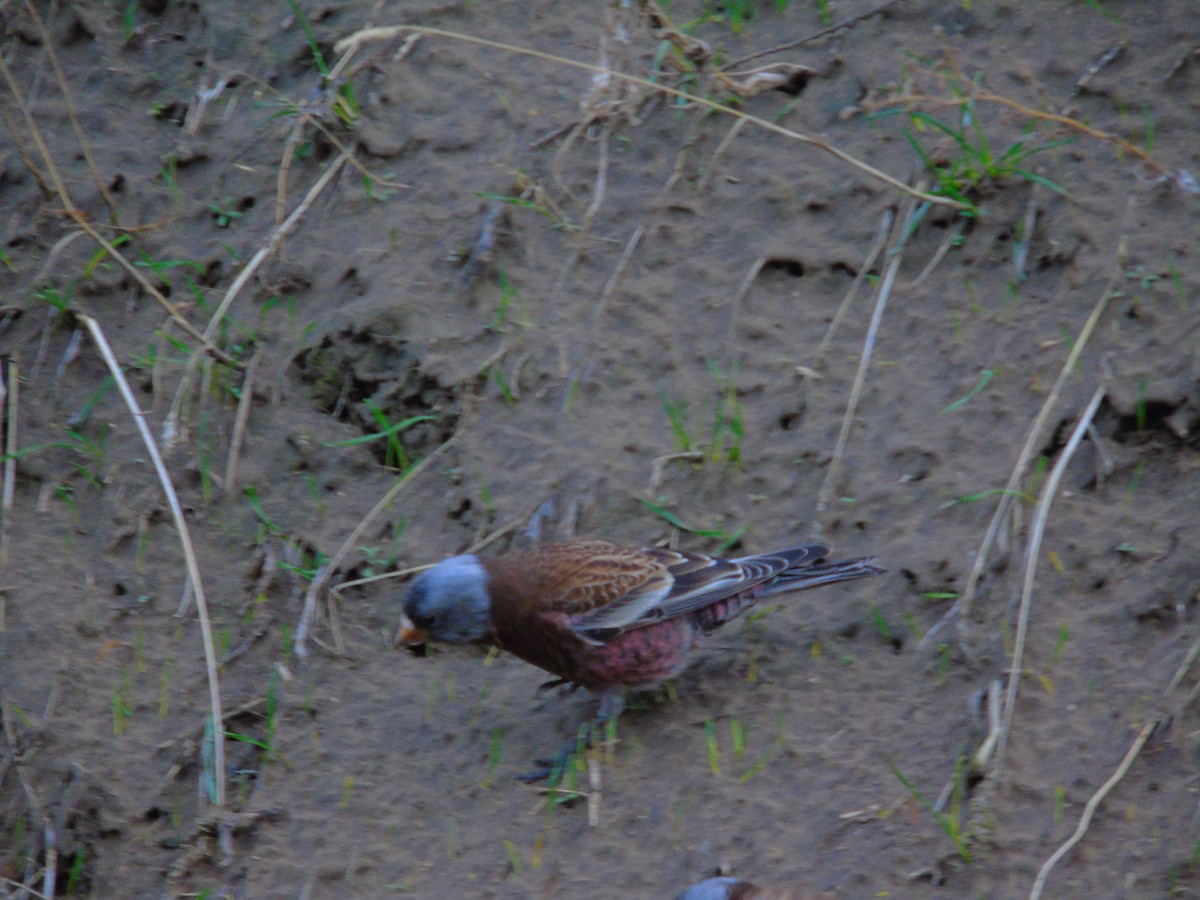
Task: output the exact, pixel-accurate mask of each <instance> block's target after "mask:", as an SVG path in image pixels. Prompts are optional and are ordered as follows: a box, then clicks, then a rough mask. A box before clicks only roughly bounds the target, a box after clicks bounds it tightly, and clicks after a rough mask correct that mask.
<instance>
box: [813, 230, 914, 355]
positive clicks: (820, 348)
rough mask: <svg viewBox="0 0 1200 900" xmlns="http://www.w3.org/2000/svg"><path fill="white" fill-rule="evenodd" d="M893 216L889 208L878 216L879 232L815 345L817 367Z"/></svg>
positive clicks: (868, 269)
mask: <svg viewBox="0 0 1200 900" xmlns="http://www.w3.org/2000/svg"><path fill="white" fill-rule="evenodd" d="M895 218H896V211H895V210H893V209H891V208H888V209H887V210H885V211H884V213H883V215H882V216H881V217H880V219H879V232H878V233H877V234H876V235H875V243H874V244H872V245H871V249H870V251H869V252H868V253H867V258H866V259H865V260H863V264H862V265H861V266H859V267H858V272H857V274H855V276H854V281H853V283H852V284H851V285H850V290H848V291H847V292H846V298H845V299H844V300H843V301H842V305H841V306H839V307H838V311H837V312H836V313H835V314H834V316H833V321H832V322H830V323H829V328H828V329H826V331H825V337H823V338H821V343H820V345H819V346H818V347H817V353H816V356H815V358H814V363H813V364H814V366H816V367H817V368H820V366H821V363H822V362H823V361H824V359H825V353H826V351H827V350H828V349H829V345H830V343H832V341H833V336H834V334H836V333H837V329H838V326H839V325H841V324H842V319H844V318H845V317H846V312H847V311H848V310H849V309H850V304H852V303H853V302H854V298H855V297H857V296H858V290H859V288H860V287H862V283H863V282H864V281H866V280H867V273H869V272H870V271H871V267H872V266H874V265H875V260H876V258H877V257H878V256H879V253H880V251H881V250H883V247H884V244H886V243H887V237H888V235H889V234H890V233H891V231H892V222H893V221H895Z"/></svg>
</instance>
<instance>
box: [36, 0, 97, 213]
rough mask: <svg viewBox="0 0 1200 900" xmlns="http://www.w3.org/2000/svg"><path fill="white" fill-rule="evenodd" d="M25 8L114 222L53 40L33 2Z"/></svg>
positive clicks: (76, 137) (80, 147) (73, 128)
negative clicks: (38, 36)
mask: <svg viewBox="0 0 1200 900" xmlns="http://www.w3.org/2000/svg"><path fill="white" fill-rule="evenodd" d="M25 8H26V9H27V10H29V15H30V16H31V17H32V18H33V22H34V24H35V25H36V26H37V30H38V34H39V35H41V38H42V48H43V49H44V50H45V51H46V55H47V56H48V57H49V59H50V66H51V68H53V69H54V77H55V78H56V79H57V80H58V89H59V90H60V91H62V95H63V101H64V102H65V103H66V105H67V118H68V119H70V120H71V129H72V130H73V131H74V132H75V139H76V140H77V141H79V149H80V150H81V151H83V158H84V160H85V161H86V162H87V167H88V171H89V172H91V173H92V181H94V182H95V183H96V189H97V190H98V191H99V192H100V196H101V197H103V198H104V202H105V203H106V204H107V205H108V211H109V214H110V215H111V216H112V220H113V221H114V222H116V221H117V203H116V201H115V200H113V198H112V194H110V193H109V192H108V188H107V187H106V186H105V184H104V178H103V177H101V175H100V168H99V167H98V166H97V165H96V160H95V159H94V158H93V157H92V151H91V148H90V147H89V146H88V142H87V140H86V138H85V137H84V134H83V126H82V125H80V124H79V113H78V111H77V110H76V109H75V100H74V98H73V97H72V96H71V88H70V86H69V85H68V83H67V76H66V75H64V74H63V70H62V66H60V65H59V64H58V54H57V53H55V52H54V40H53V38H51V37H50V32H49V31H47V30H46V24H45V23H44V22H43V21H42V17H41V16H39V15H38V11H37V7H35V6H34V5H33V0H25Z"/></svg>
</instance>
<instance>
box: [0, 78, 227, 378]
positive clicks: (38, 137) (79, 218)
mask: <svg viewBox="0 0 1200 900" xmlns="http://www.w3.org/2000/svg"><path fill="white" fill-rule="evenodd" d="M0 74H3V76H4V79H5V81H6V82H7V83H8V88H9V91H10V92H11V93H12V97H13V101H14V102H15V103H16V105H17V106H18V107H19V108H20V110H21V113H22V115H23V116H24V118H25V125H26V127H27V128H28V129H29V133H30V134H31V135H32V136H33V140H34V143H35V144H36V145H37V148H38V152H39V153H40V154H41V155H42V161H43V162H44V163H45V164H46V169H47V171H48V172H49V173H50V178H51V181H52V182H53V184H54V189H55V192H56V193H57V194H58V197H59V199H60V200H61V201H62V204H63V208H64V211H65V212H66V213H67V215H68V216H70V217H71V218H72V219H73V220H74V221H75V223H76V224H77V225H78V226H79V227H80V228H82V229H83V230H84V231H86V232H87V233H88V235H89V236H90V237H91V238H92V240H94V241H95V242H96V243H97V244H99V245H100V246H101V247H103V248H104V249H105V251H107V253H108V255H109V256H111V257H112V258H113V259H114V260H115V261H116V262H117V263H118V264H119V265H120V266H121V268H123V269H124V270H125V271H126V272H128V273H129V274H130V275H131V276H133V279H134V280H135V281H136V282H137V283H138V284H139V285H141V287H142V289H143V290H144V291H145V292H146V293H147V294H149V295H150V296H151V297H153V298H154V299H155V300H156V301H158V303H159V304H161V305H162V307H163V308H164V309H165V310H166V311H167V312H168V313H170V315H171V318H173V319H175V321H177V322H178V323H179V326H180V327H181V328H182V329H183V330H184V331H185V332H186V333H187V334H188V335H190V336H191V337H193V338H195V339H196V340H198V341H200V342H201V343H203V344H204V345H205V350H206V351H207V352H209V353H211V354H212V355H214V356H216V357H217V358H218V359H220V360H221V361H222V362H226V363H233V360H232V359H230V358H229V356H228V355H226V354H225V353H224V352H223V351H222V350H219V349H217V348H216V347H215V346H213V345H212V344H211V343H209V342H208V340H207V339H206V338H205V337H204V336H203V335H202V334H200V332H199V331H197V330H196V329H195V328H194V327H193V326H192V323H191V322H189V321H188V320H187V319H185V318H184V317H183V314H182V313H180V312H179V310H178V309H176V308H175V305H174V304H173V303H171V301H169V300H168V299H167V298H166V297H164V296H163V295H162V293H161V292H160V291H159V290H158V289H157V288H156V287H155V286H154V285H153V284H151V283H150V280H149V279H148V278H147V277H146V276H145V275H143V274H142V271H141V269H139V268H137V267H136V266H135V265H133V263H131V262H130V261H129V260H128V259H126V258H125V257H124V256H123V255H122V254H121V253H120V252H119V251H118V250H117V248H116V247H114V246H113V245H112V244H111V243H110V242H109V241H107V240H105V239H104V238H103V237H101V236H100V233H99V232H98V231H96V229H95V228H94V227H93V226H92V224H91V223H90V222H88V220H87V219H86V218H85V217H84V215H83V213H82V212H81V211H80V210H79V209H77V208H76V207H75V204H74V203H73V202H72V201H71V195H70V194H69V193H67V188H66V185H65V184H64V183H63V180H62V176H61V175H60V174H59V172H58V167H57V166H56V165H55V164H54V157H52V156H51V155H50V150H49V149H48V148H47V147H46V142H45V141H44V140H42V134H41V131H40V130H39V129H38V127H37V123H36V122H35V121H34V119H33V114H32V113H31V112H30V110H29V106H28V104H27V103H26V102H25V98H24V96H23V95H22V94H21V89H20V86H19V85H18V84H17V82H16V79H15V78H13V74H12V71H11V70H10V69H9V67H8V64H7V63H6V62H5V61H4V57H3V56H2V55H0Z"/></svg>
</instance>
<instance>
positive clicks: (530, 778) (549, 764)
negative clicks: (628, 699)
mask: <svg viewBox="0 0 1200 900" xmlns="http://www.w3.org/2000/svg"><path fill="white" fill-rule="evenodd" d="M624 708H625V692H624V691H623V690H621V689H619V688H613V689H610V690H606V691H605V692H604V693H603V694H601V695H600V707H599V709H598V710H597V712H596V717H595V718H594V719H592V720H590V721H587V722H584V723H583V724H582V725H580V726H579V731H578V733H577V734H576V735H575V737H574V739H572V740H570V741H568V742H567V743H566V744H565V745H563V747H562V749H561V750H559V751H558V752H557V753H556V754H554V756H551V757H544V758H542V759H538V760H535V763H536V764H537V768H536V769H534V770H533V771H532V772H525V773H524V774H522V775H518V776H517V780H518V781H524V782H526V783H527V784H532V783H534V782H537V781H547V780H548V781H549V782H550V786H551V787H558V785H559V784H561V783H562V780H563V777H564V776H565V775H566V774H567V772H569V771H570V767H571V766H573V765H575V764H576V762H577V760H579V759H580V758H581V757H582V756H583V754H584V753H586V752H587V751H588V750H590V749H591V748H592V747H594V746H595V745H596V743H597V741H598V740H600V739H602V738H604V737H606V736H608V733H609V732H610V730H611V731H612V732H613V733H615V730H616V724H617V717H618V716H619V715H620V714H621V710H622V709H624Z"/></svg>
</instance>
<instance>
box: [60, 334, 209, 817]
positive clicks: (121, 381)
mask: <svg viewBox="0 0 1200 900" xmlns="http://www.w3.org/2000/svg"><path fill="white" fill-rule="evenodd" d="M76 316H77V317H78V319H79V321H81V322H82V323H83V324H84V325H85V326H86V327H87V330H88V332H89V333H90V334H91V336H92V340H93V341H95V342H96V346H97V348H98V349H99V350H100V355H101V356H103V357H104V362H105V363H106V364H107V366H108V371H109V374H111V375H112V377H113V380H114V381H115V382H116V384H117V389H118V390H119V391H120V392H121V397H122V398H123V399H124V400H125V405H126V407H128V409H129V414H130V416H131V417H132V418H133V422H134V424H135V425H136V426H137V429H138V432H139V433H140V434H141V437H142V442H143V443H144V444H145V445H146V452H147V453H149V454H150V460H151V462H152V463H153V464H154V470H155V472H157V473H158V480H159V483H160V484H161V485H162V489H163V493H164V494H165V495H166V498H167V504H168V505H169V506H170V507H171V515H172V517H173V518H174V520H175V528H176V530H177V531H178V532H179V543H180V545H181V546H182V548H183V558H184V562H185V564H186V566H187V573H188V581H189V583H190V584H191V586H192V590H193V591H194V593H195V599H196V612H197V613H198V614H199V617H200V637H201V640H202V641H203V643H204V661H205V664H206V668H207V672H208V699H209V707H210V709H209V713H210V715H211V717H212V748H213V770H214V772H215V777H214V778H213V794H212V797H211V798H210V799H211V801H212V803H213V805H214V806H217V807H219V808H223V807H224V806H225V725H224V719H223V717H222V715H221V683H220V680H219V679H218V677H217V650H216V645H215V644H214V643H213V636H212V623H211V621H210V619H209V615H208V600H207V598H206V597H205V594H204V586H203V582H202V581H201V580H200V564H199V562H198V561H197V560H196V550H195V547H194V546H193V545H192V538H191V532H190V531H189V530H188V524H187V518H186V517H185V516H184V514H183V507H182V506H181V505H180V503H179V497H178V495H176V493H175V486H174V485H173V484H172V483H171V475H170V473H169V472H168V471H167V467H166V464H165V463H164V462H163V459H162V455H161V454H160V453H159V452H158V445H157V444H155V443H154V436H153V435H152V434H151V433H150V428H149V426H148V425H147V424H146V416H145V414H144V413H143V412H142V410H141V408H140V407H139V406H138V402H137V398H136V397H134V394H133V390H132V389H131V388H130V387H129V382H128V381H126V380H125V373H124V372H123V371H122V370H121V364H120V363H119V362H118V361H117V358H116V356H115V355H114V354H113V351H112V348H111V347H110V346H109V344H108V340H107V339H106V338H105V336H104V331H103V329H101V327H100V323H99V322H97V321H96V320H95V319H93V318H92V317H91V316H88V315H85V314H83V313H76Z"/></svg>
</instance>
